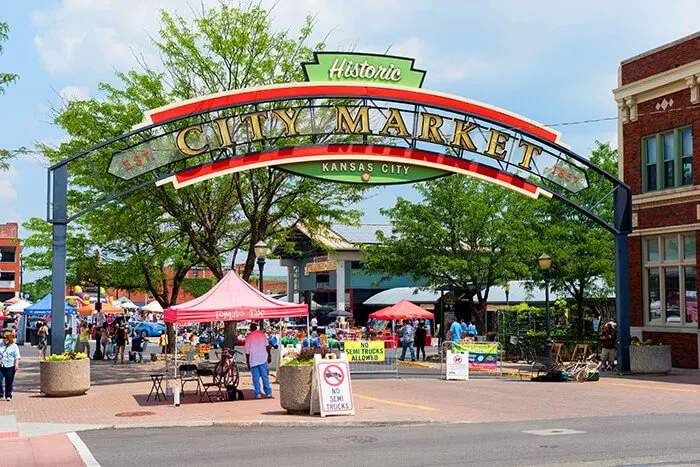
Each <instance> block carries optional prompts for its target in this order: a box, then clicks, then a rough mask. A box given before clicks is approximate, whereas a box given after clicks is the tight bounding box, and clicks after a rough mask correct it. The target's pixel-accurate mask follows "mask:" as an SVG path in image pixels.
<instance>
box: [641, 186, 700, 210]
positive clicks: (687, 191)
mask: <svg viewBox="0 0 700 467" xmlns="http://www.w3.org/2000/svg"><path fill="white" fill-rule="evenodd" d="M695 201H700V186H688V187H683V188H674V189H671V190H664V191H660V192H652V193H644V194H641V195H634V196H632V209H633V210H640V209H649V208H653V207H658V206H671V205H675V204H685V203H692V202H695Z"/></svg>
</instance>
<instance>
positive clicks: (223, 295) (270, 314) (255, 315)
mask: <svg viewBox="0 0 700 467" xmlns="http://www.w3.org/2000/svg"><path fill="white" fill-rule="evenodd" d="M307 316H308V306H307V305H306V304H295V303H287V302H281V301H279V300H275V299H274V298H272V297H269V296H267V295H265V294H264V293H262V292H260V291H259V290H257V289H256V288H254V287H253V286H251V285H250V284H248V283H247V282H246V281H244V280H243V279H241V278H240V277H239V276H238V274H236V273H235V272H233V271H229V273H228V274H226V276H224V278H223V279H221V281H219V283H218V284H216V285H215V286H214V287H213V288H212V289H211V290H210V291H209V292H207V293H205V294H204V295H202V296H201V297H197V298H195V299H194V300H190V301H189V302H186V303H183V304H181V305H174V306H171V307H170V308H166V309H165V311H164V320H165V322H166V323H193V322H203V321H243V320H260V319H279V318H296V317H307Z"/></svg>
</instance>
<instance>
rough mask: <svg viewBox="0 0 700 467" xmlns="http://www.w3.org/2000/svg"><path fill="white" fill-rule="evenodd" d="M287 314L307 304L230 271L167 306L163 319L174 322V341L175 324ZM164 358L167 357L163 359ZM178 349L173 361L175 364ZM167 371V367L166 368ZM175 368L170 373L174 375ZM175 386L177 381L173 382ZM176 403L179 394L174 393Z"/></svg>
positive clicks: (300, 313) (302, 312)
mask: <svg viewBox="0 0 700 467" xmlns="http://www.w3.org/2000/svg"><path fill="white" fill-rule="evenodd" d="M288 317H292V318H293V317H308V307H307V305H304V304H294V303H285V302H282V301H279V300H276V299H274V298H272V297H270V296H268V295H265V294H264V293H262V292H260V291H258V290H257V289H256V288H254V287H252V286H251V285H250V284H248V283H247V282H245V281H244V280H243V279H241V278H240V277H239V276H238V275H237V274H236V273H235V272H233V271H230V272H229V273H228V274H226V276H224V278H223V279H221V281H219V282H218V283H217V284H216V285H215V286H214V287H213V288H212V289H211V290H210V291H209V292H207V293H205V294H204V295H202V296H201V297H197V298H195V299H193V300H190V301H189V302H186V303H183V304H181V305H174V306H171V307H169V308H166V309H165V311H164V319H165V322H166V323H173V324H174V325H175V334H176V339H175V341H176V342H177V332H178V325H179V324H184V323H197V322H208V321H245V320H253V321H256V320H269V319H281V318H288ZM166 361H167V360H166ZM177 367H178V366H177V349H176V351H175V365H174V368H177ZM166 373H167V369H166ZM176 375H177V370H174V371H173V375H169V377H173V376H175V378H177V376H176ZM174 387H175V388H178V387H179V386H178V384H174ZM175 403H176V405H177V404H178V396H177V395H176V400H175Z"/></svg>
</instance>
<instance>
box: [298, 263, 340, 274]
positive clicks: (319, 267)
mask: <svg viewBox="0 0 700 467" xmlns="http://www.w3.org/2000/svg"><path fill="white" fill-rule="evenodd" d="M337 267H338V265H337V263H336V262H335V261H319V262H318V263H306V264H305V265H304V275H305V276H308V275H309V274H311V273H312V272H329V271H335V270H336V268H337Z"/></svg>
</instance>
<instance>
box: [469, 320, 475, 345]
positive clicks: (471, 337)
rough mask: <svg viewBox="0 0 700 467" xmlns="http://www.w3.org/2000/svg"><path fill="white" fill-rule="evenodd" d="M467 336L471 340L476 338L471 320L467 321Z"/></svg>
mask: <svg viewBox="0 0 700 467" xmlns="http://www.w3.org/2000/svg"><path fill="white" fill-rule="evenodd" d="M467 337H469V338H470V339H471V340H476V325H475V324H474V323H472V322H471V321H469V325H468V326H467Z"/></svg>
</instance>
